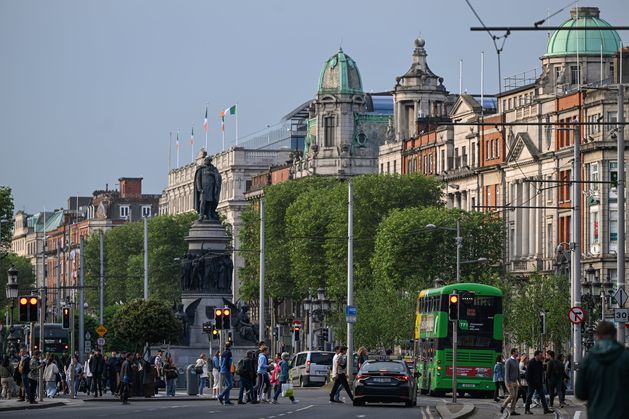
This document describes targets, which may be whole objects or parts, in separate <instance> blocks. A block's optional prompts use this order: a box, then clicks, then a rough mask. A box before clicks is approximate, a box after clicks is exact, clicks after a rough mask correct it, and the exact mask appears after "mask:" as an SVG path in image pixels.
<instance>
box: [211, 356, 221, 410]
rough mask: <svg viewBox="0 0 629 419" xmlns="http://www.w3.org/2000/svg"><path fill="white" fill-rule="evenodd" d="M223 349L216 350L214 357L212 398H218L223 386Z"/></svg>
mask: <svg viewBox="0 0 629 419" xmlns="http://www.w3.org/2000/svg"><path fill="white" fill-rule="evenodd" d="M220 368H221V351H216V353H215V354H214V356H213V357H212V398H213V399H216V398H217V397H218V393H220V391H219V389H220V387H221V373H220Z"/></svg>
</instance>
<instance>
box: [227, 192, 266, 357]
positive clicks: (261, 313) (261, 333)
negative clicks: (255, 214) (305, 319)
mask: <svg viewBox="0 0 629 419" xmlns="http://www.w3.org/2000/svg"><path fill="white" fill-rule="evenodd" d="M264 222H265V215H264V198H260V295H259V299H260V311H259V313H258V317H259V320H260V321H259V325H258V327H259V329H258V336H259V337H260V340H264V336H265V333H264V332H265V330H266V327H265V326H266V325H265V320H264V250H265V249H264V242H265V240H264V234H265V231H264ZM221 348H222V346H221Z"/></svg>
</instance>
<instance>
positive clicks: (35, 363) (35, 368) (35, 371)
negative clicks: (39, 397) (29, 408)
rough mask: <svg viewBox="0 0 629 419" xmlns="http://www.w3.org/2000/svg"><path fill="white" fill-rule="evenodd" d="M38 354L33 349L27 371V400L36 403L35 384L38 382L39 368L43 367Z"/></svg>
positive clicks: (39, 353)
mask: <svg viewBox="0 0 629 419" xmlns="http://www.w3.org/2000/svg"><path fill="white" fill-rule="evenodd" d="M40 355H41V352H40V351H35V353H33V357H32V358H31V363H30V369H29V371H28V386H29V388H28V401H29V403H30V404H37V401H35V399H36V397H35V395H36V394H37V384H38V383H39V370H40V369H41V368H44V364H42V362H41V360H40V358H39V357H40Z"/></svg>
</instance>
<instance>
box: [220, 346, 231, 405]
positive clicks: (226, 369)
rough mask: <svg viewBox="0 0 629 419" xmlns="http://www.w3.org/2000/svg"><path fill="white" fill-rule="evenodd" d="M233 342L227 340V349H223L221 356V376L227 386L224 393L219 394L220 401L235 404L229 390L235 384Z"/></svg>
mask: <svg viewBox="0 0 629 419" xmlns="http://www.w3.org/2000/svg"><path fill="white" fill-rule="evenodd" d="M231 347H232V344H231V342H227V343H226V344H225V350H224V351H223V356H222V357H221V376H222V377H223V383H224V386H225V388H224V389H223V391H222V393H221V394H219V395H218V401H219V402H220V403H221V404H233V403H232V402H230V401H229V392H230V391H231V389H232V387H233V386H234V377H233V376H232V372H231V368H232V351H231Z"/></svg>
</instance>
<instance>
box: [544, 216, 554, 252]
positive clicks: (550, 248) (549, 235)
mask: <svg viewBox="0 0 629 419" xmlns="http://www.w3.org/2000/svg"><path fill="white" fill-rule="evenodd" d="M553 230H554V229H553V224H552V223H548V224H547V225H546V256H547V257H553V256H555V241H554V240H553Z"/></svg>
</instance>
